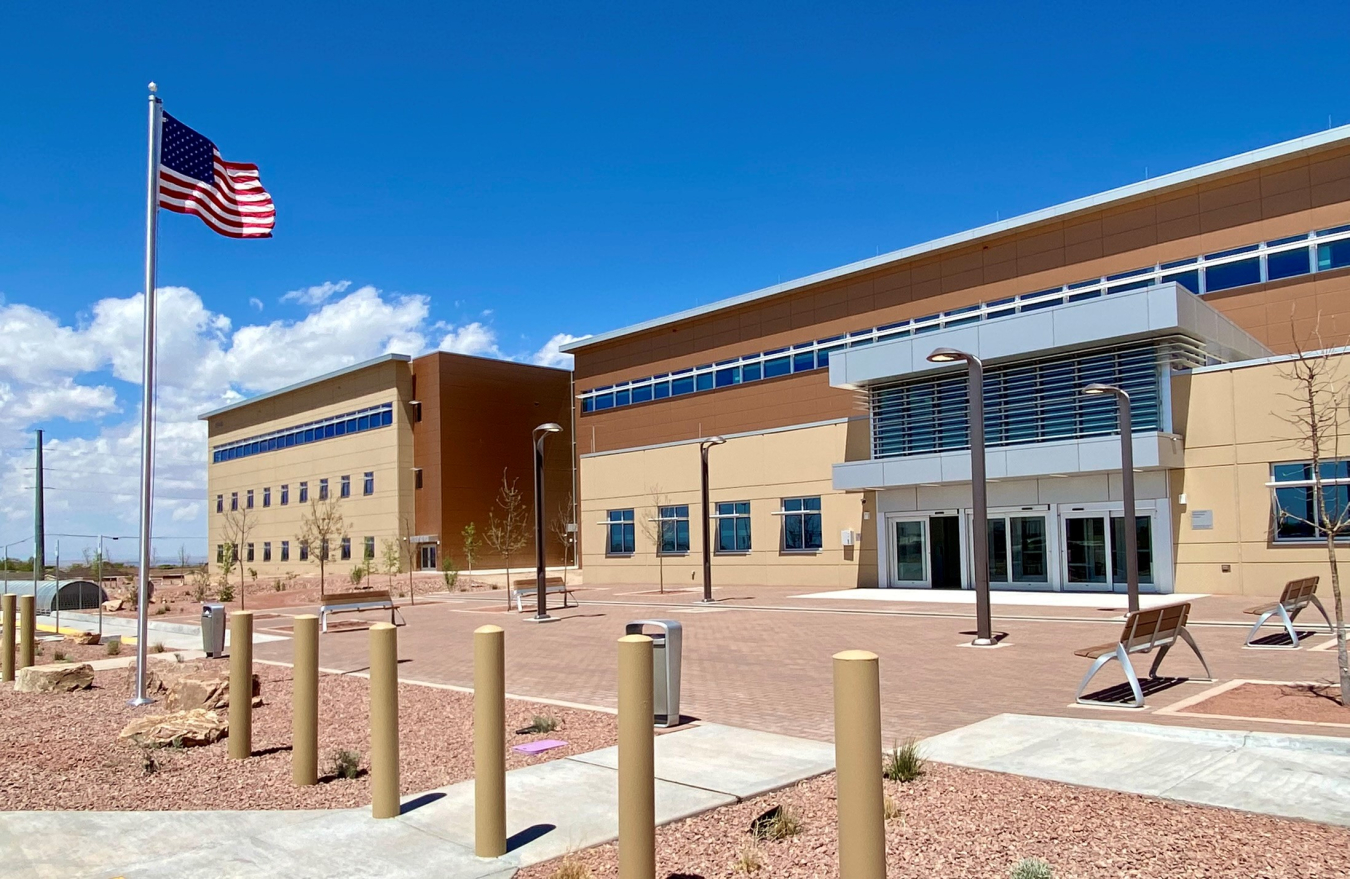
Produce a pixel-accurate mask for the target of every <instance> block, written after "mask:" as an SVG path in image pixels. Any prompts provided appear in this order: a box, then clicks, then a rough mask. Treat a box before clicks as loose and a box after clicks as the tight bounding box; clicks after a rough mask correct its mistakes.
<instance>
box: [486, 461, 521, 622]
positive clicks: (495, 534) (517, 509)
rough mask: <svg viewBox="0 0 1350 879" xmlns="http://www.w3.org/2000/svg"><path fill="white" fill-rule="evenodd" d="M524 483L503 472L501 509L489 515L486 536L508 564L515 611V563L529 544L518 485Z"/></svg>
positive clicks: (508, 598) (499, 493) (508, 586)
mask: <svg viewBox="0 0 1350 879" xmlns="http://www.w3.org/2000/svg"><path fill="white" fill-rule="evenodd" d="M519 481H520V480H518V479H512V480H510V481H509V482H508V481H507V479H506V470H502V484H501V487H500V488H498V489H497V500H496V503H495V506H496V507H497V509H495V510H492V511H491V512H489V513H488V525H487V531H486V533H485V534H484V535H483V538H484V540H485V541H486V542H487V545H488V547H489V548H491V549H492V551H493V552H495V553H497V555H499V556H501V557H502V559H503V560H504V561H505V562H506V608H507V610H510V609H511V560H512V559H513V558H514V557H515V555H516V553H518V552H520V551H521V550H522V549H524V548H525V544H526V543H528V542H529V532H528V531H527V530H526V521H525V520H526V519H527V516H526V515H525V500H524V499H523V498H522V497H521V496H520V488H519V487H518V486H517V484H518V483H519Z"/></svg>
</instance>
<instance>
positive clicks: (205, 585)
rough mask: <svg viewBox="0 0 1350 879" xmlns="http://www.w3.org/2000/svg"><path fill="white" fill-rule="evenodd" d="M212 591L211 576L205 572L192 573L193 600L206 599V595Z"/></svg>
mask: <svg viewBox="0 0 1350 879" xmlns="http://www.w3.org/2000/svg"><path fill="white" fill-rule="evenodd" d="M210 593H211V578H210V577H208V576H207V575H206V574H205V573H204V572H202V571H197V572H195V573H194V574H193V575H192V600H193V601H197V602H201V601H205V600H206V596H207V595H209V594H210Z"/></svg>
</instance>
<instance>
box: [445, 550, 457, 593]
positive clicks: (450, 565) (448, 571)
mask: <svg viewBox="0 0 1350 879" xmlns="http://www.w3.org/2000/svg"><path fill="white" fill-rule="evenodd" d="M441 576H442V577H444V578H445V588H446V589H448V590H449V591H451V592H453V591H455V584H456V583H458V582H459V568H457V567H455V562H454V559H452V558H450V556H449V554H448V553H447V554H446V557H445V561H444V562H443V563H442V564H441Z"/></svg>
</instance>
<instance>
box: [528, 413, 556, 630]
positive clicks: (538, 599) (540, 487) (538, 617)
mask: <svg viewBox="0 0 1350 879" xmlns="http://www.w3.org/2000/svg"><path fill="white" fill-rule="evenodd" d="M561 430H562V426H561V425H558V424H555V423H554V422H552V421H550V422H549V423H548V424H541V425H539V426H538V427H536V428H535V429H534V589H535V599H534V620H533V621H534V622H536V623H546V622H552V621H553V620H554V619H557V618H556V617H551V616H549V615H548V589H547V586H546V585H545V579H544V567H545V565H544V438H545V437H546V436H548V435H549V434H550V433H558V432H559V431H561Z"/></svg>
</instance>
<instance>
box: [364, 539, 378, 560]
mask: <svg viewBox="0 0 1350 879" xmlns="http://www.w3.org/2000/svg"><path fill="white" fill-rule="evenodd" d="M361 551H362V553H363V555H362V559H363V560H364V561H371V560H372V559H374V558H375V538H374V537H370V536H367V537H365V538H363V540H362V542H361Z"/></svg>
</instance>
